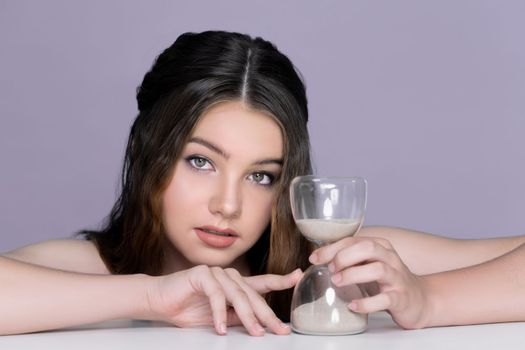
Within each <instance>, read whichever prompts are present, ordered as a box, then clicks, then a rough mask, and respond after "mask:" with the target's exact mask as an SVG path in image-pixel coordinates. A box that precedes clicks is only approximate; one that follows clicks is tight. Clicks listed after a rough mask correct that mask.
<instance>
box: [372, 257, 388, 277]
mask: <svg viewBox="0 0 525 350" xmlns="http://www.w3.org/2000/svg"><path fill="white" fill-rule="evenodd" d="M374 269H375V272H376V273H377V275H378V277H379V278H381V277H384V276H386V274H387V273H388V266H387V265H386V264H385V263H383V262H380V261H378V262H376V263H374Z"/></svg>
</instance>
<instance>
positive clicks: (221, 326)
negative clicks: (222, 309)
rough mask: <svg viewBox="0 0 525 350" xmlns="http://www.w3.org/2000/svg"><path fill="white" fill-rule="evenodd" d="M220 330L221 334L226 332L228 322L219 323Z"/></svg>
mask: <svg viewBox="0 0 525 350" xmlns="http://www.w3.org/2000/svg"><path fill="white" fill-rule="evenodd" d="M219 332H220V333H221V334H226V324H225V323H221V324H220V325H219Z"/></svg>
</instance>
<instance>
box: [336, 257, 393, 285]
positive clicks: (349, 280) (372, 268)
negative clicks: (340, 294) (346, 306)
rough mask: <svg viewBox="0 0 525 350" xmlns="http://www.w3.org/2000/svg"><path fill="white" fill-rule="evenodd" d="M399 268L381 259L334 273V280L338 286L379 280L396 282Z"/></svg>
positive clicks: (388, 282)
mask: <svg viewBox="0 0 525 350" xmlns="http://www.w3.org/2000/svg"><path fill="white" fill-rule="evenodd" d="M396 278H397V270H395V269H393V268H392V267H390V266H389V265H388V264H385V263H383V262H381V261H375V262H373V263H370V264H366V265H359V266H353V267H349V268H347V269H344V270H342V271H339V272H337V273H335V274H334V275H332V282H333V283H334V284H335V285H336V286H346V285H350V284H363V283H368V282H374V281H375V282H378V283H379V284H389V285H392V284H394V282H395V280H396Z"/></svg>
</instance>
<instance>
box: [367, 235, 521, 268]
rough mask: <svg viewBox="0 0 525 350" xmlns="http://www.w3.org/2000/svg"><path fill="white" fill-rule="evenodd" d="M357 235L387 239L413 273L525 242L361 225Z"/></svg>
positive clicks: (471, 261) (473, 260) (487, 256)
mask: <svg viewBox="0 0 525 350" xmlns="http://www.w3.org/2000/svg"><path fill="white" fill-rule="evenodd" d="M358 236H359V237H377V238H383V239H386V240H388V241H389V242H390V243H391V244H392V246H393V247H394V249H395V250H396V252H397V253H398V255H399V256H400V257H401V259H402V260H403V262H404V263H405V265H406V266H407V267H408V268H409V269H410V271H412V272H413V273H415V274H416V275H426V274H431V273H436V272H441V271H448V270H455V269H459V268H463V267H466V266H471V265H476V264H479V263H482V262H485V261H488V260H491V259H494V258H496V257H498V256H501V255H503V254H505V253H507V252H509V251H512V250H513V249H515V248H516V247H518V246H519V245H521V244H523V243H525V236H516V237H503V238H492V239H467V240H461V239H453V238H447V237H440V236H435V235H431V234H428V233H423V232H418V231H413V230H407V229H400V228H395V227H384V226H369V227H363V228H362V229H361V230H360V231H359V233H358Z"/></svg>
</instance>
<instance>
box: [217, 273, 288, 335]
mask: <svg viewBox="0 0 525 350" xmlns="http://www.w3.org/2000/svg"><path fill="white" fill-rule="evenodd" d="M224 271H225V272H226V274H227V275H228V276H229V277H230V278H231V279H232V280H234V281H235V282H236V283H237V284H238V285H239V286H240V287H241V288H243V290H244V292H245V293H246V295H247V296H248V298H249V300H250V303H251V305H252V308H253V311H254V312H255V316H256V317H257V318H258V319H259V321H260V322H261V323H262V324H263V325H265V326H267V327H268V328H269V329H270V330H271V331H272V332H273V333H275V334H281V335H283V334H290V332H291V329H290V327H289V326H288V325H286V324H284V323H283V322H282V321H281V320H280V319H279V318H277V316H276V315H275V313H274V312H273V310H272V309H271V308H270V307H269V306H268V304H267V303H266V300H264V298H263V297H262V296H261V295H260V294H259V293H258V292H257V291H255V290H254V289H253V288H252V287H251V286H250V285H248V283H246V282H245V280H244V278H243V277H242V276H241V275H240V274H239V272H238V271H237V270H235V269H225V270H224ZM279 277H282V276H279Z"/></svg>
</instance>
